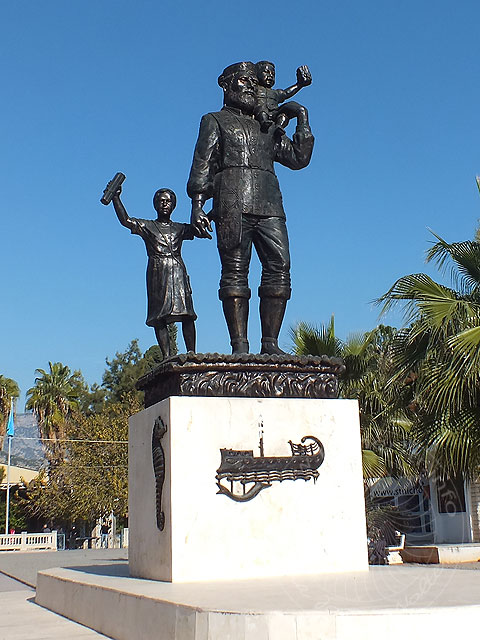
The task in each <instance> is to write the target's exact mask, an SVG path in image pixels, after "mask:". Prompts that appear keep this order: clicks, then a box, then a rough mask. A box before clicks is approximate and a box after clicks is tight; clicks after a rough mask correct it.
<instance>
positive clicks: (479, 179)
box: [476, 176, 480, 191]
mask: <svg viewBox="0 0 480 640" xmlns="http://www.w3.org/2000/svg"><path fill="white" fill-rule="evenodd" d="M476 180H477V187H478V190H479V191H480V176H477V178H476Z"/></svg>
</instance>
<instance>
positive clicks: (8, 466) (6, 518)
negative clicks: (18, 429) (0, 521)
mask: <svg viewBox="0 0 480 640" xmlns="http://www.w3.org/2000/svg"><path fill="white" fill-rule="evenodd" d="M7 438H8V463H7V502H6V505H5V535H8V515H9V511H10V453H11V450H12V436H7Z"/></svg>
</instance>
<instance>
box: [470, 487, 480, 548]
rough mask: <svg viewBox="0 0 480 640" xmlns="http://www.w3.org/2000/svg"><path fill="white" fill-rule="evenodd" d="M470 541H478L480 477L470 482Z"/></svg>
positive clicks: (479, 533)
mask: <svg viewBox="0 0 480 640" xmlns="http://www.w3.org/2000/svg"><path fill="white" fill-rule="evenodd" d="M470 514H471V521H472V542H480V478H478V479H477V480H476V481H475V482H472V483H471V484H470Z"/></svg>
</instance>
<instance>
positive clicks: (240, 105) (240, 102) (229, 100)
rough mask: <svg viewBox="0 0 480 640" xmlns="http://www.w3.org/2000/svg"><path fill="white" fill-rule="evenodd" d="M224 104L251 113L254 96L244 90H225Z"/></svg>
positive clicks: (253, 105)
mask: <svg viewBox="0 0 480 640" xmlns="http://www.w3.org/2000/svg"><path fill="white" fill-rule="evenodd" d="M225 104H226V105H228V106H229V107H235V108H237V109H241V110H242V111H244V112H245V113H253V109H254V107H255V96H254V95H252V94H251V93H248V92H246V91H227V92H226V93H225Z"/></svg>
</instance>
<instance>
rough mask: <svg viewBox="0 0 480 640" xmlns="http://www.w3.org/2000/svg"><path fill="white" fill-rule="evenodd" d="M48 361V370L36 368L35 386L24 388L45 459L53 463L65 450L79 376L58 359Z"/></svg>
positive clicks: (78, 385)
mask: <svg viewBox="0 0 480 640" xmlns="http://www.w3.org/2000/svg"><path fill="white" fill-rule="evenodd" d="M48 364H49V368H50V371H49V372H46V371H44V369H37V370H36V372H35V373H36V374H37V377H36V378H35V385H34V386H33V387H32V388H31V389H29V390H28V391H27V403H26V408H27V409H32V410H33V412H34V414H35V417H36V418H37V421H38V428H39V433H40V438H41V439H42V442H43V445H44V447H45V451H46V454H47V457H48V458H49V462H50V463H55V462H58V461H60V460H61V459H63V456H64V453H65V444H64V442H63V441H64V440H65V435H66V428H67V420H68V417H69V416H70V415H71V413H72V411H73V410H74V409H75V408H76V407H77V400H78V397H79V393H80V376H79V373H78V372H74V373H73V374H72V373H71V371H70V369H69V368H68V367H67V366H65V365H63V364H62V363H61V362H54V363H53V364H52V363H51V362H49V363H48Z"/></svg>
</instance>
